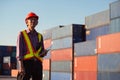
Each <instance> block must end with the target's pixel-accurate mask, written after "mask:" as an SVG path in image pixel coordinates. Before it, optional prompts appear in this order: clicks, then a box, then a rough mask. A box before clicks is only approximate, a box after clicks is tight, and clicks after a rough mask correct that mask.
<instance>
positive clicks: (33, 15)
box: [25, 12, 39, 21]
mask: <svg viewBox="0 0 120 80" xmlns="http://www.w3.org/2000/svg"><path fill="white" fill-rule="evenodd" d="M31 17H35V18H37V19H38V18H39V17H38V16H37V15H36V14H35V13H33V12H30V13H28V15H27V16H26V18H25V21H26V20H27V19H29V18H31Z"/></svg>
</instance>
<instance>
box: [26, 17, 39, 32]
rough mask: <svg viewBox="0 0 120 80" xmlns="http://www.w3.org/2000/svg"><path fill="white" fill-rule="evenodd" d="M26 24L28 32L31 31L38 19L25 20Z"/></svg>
mask: <svg viewBox="0 0 120 80" xmlns="http://www.w3.org/2000/svg"><path fill="white" fill-rule="evenodd" d="M26 24H27V26H28V28H29V29H30V30H33V29H34V28H35V26H36V25H37V24H38V19H37V18H35V17H32V18H29V19H27V20H26Z"/></svg>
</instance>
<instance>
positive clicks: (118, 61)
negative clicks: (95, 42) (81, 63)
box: [98, 53, 120, 72]
mask: <svg viewBox="0 0 120 80" xmlns="http://www.w3.org/2000/svg"><path fill="white" fill-rule="evenodd" d="M98 71H99V72H120V53H109V54H99V55H98Z"/></svg>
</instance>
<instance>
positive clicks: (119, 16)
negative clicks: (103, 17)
mask: <svg viewBox="0 0 120 80" xmlns="http://www.w3.org/2000/svg"><path fill="white" fill-rule="evenodd" d="M110 22H111V23H110V33H115V32H120V0H118V1H115V2H113V3H111V4H110Z"/></svg>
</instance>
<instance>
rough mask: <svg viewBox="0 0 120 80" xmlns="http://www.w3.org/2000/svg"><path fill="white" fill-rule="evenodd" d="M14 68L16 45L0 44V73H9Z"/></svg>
mask: <svg viewBox="0 0 120 80" xmlns="http://www.w3.org/2000/svg"><path fill="white" fill-rule="evenodd" d="M12 69H16V47H15V46H0V74H1V75H10V74H11V70H12Z"/></svg>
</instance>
